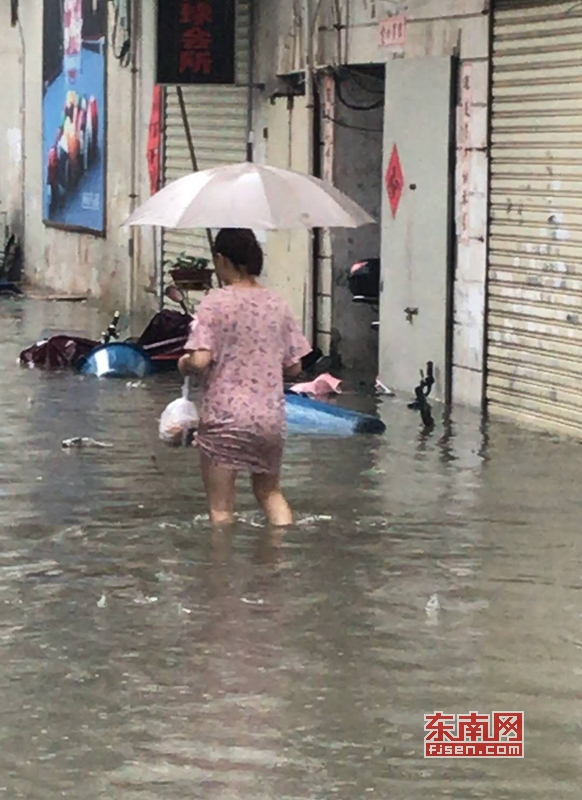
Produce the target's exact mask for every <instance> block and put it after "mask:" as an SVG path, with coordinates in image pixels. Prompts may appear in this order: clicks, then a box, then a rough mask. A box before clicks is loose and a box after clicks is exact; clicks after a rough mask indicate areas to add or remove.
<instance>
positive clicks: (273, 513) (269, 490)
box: [252, 472, 293, 528]
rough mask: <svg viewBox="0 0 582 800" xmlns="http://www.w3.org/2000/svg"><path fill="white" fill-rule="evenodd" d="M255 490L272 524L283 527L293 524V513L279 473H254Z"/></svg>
mask: <svg viewBox="0 0 582 800" xmlns="http://www.w3.org/2000/svg"><path fill="white" fill-rule="evenodd" d="M252 481H253V491H254V493H255V497H256V498H257V501H258V502H259V505H260V506H261V508H262V509H263V511H264V512H265V514H266V517H267V519H268V520H269V522H270V523H271V525H275V526H276V527H278V528H283V527H285V526H287V525H292V524H293V514H292V513H291V508H290V507H289V503H288V502H287V501H286V500H285V498H284V496H283V492H282V491H281V487H280V486H279V475H267V474H264V473H258V472H257V473H254V474H253V476H252Z"/></svg>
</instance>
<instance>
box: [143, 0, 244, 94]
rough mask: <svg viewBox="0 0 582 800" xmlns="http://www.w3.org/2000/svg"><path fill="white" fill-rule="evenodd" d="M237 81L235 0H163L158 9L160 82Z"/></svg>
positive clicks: (218, 82) (228, 82) (225, 82)
mask: <svg viewBox="0 0 582 800" xmlns="http://www.w3.org/2000/svg"><path fill="white" fill-rule="evenodd" d="M234 81H235V1H234V0H164V3H163V4H162V3H160V6H159V12H158V83H161V84H196V83H215V84H220V83H222V84H232V83H234Z"/></svg>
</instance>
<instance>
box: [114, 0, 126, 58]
mask: <svg viewBox="0 0 582 800" xmlns="http://www.w3.org/2000/svg"><path fill="white" fill-rule="evenodd" d="M111 2H112V3H113V35H112V42H111V46H112V49H113V55H114V56H115V58H116V59H117V60H118V61H119V64H120V66H122V67H124V68H125V67H129V65H130V64H131V8H130V0H111ZM119 42H121V46H119Z"/></svg>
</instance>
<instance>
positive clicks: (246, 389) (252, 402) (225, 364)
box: [179, 229, 311, 526]
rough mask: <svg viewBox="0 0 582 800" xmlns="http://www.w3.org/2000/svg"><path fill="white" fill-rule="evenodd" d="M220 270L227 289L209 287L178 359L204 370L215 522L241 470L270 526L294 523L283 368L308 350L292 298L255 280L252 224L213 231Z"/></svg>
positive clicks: (205, 467) (227, 506)
mask: <svg viewBox="0 0 582 800" xmlns="http://www.w3.org/2000/svg"><path fill="white" fill-rule="evenodd" d="M214 250H215V256H214V258H215V266H216V272H217V274H218V276H219V278H220V279H221V281H222V282H223V284H224V285H225V287H226V288H224V289H218V290H215V291H212V292H210V294H208V295H207V296H206V297H205V299H204V300H203V301H202V303H201V304H200V306H199V308H198V312H197V315H196V321H195V322H194V323H193V325H192V332H191V334H190V338H189V339H188V342H187V344H186V348H185V349H186V351H187V354H186V355H185V356H183V357H182V358H181V359H180V364H179V367H180V371H181V373H182V374H183V375H186V374H189V373H191V372H200V373H204V379H203V383H204V395H203V401H202V409H201V414H200V427H199V430H198V437H197V440H198V445H199V447H200V453H201V462H202V475H203V478H204V484H205V487H206V494H207V497H208V508H209V512H210V519H211V522H213V523H215V524H224V523H229V522H232V520H233V513H234V500H235V484H236V477H237V473H238V472H239V471H246V472H250V473H251V476H252V484H253V491H254V493H255V497H256V498H257V500H258V502H259V504H260V505H261V507H262V509H263V510H264V512H265V514H266V515H267V518H268V520H269V522H271V523H272V524H273V525H277V526H284V525H290V524H291V523H292V521H293V519H292V515H291V509H290V508H289V505H288V503H287V501H286V500H285V498H284V496H283V494H282V492H281V489H280V486H279V479H280V473H281V460H282V456H283V445H284V439H285V397H284V393H283V373H285V374H286V375H287V376H288V377H290V378H293V377H297V375H299V373H300V371H301V359H302V358H303V357H304V356H306V355H307V354H308V353H310V352H311V347H310V346H309V344H308V342H307V340H306V339H305V338H304V336H303V335H302V333H301V331H300V329H299V326H298V324H297V322H296V321H295V319H294V318H293V315H292V314H291V311H290V309H289V307H288V306H287V304H286V303H285V302H284V300H282V299H281V298H280V297H278V296H277V295H276V294H275V293H274V292H271V291H270V290H268V289H264V288H262V287H261V286H259V284H258V283H257V277H258V276H259V275H260V274H261V271H262V268H263V252H262V250H261V247H260V245H259V243H258V242H257V240H256V238H255V235H254V234H253V233H252V231H248V230H238V229H225V230H222V231H220V233H219V234H218V236H217V237H216V241H215V245H214Z"/></svg>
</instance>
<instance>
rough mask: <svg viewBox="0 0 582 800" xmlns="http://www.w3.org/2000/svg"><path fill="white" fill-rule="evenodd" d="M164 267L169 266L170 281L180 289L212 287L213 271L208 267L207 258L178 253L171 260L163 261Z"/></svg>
mask: <svg viewBox="0 0 582 800" xmlns="http://www.w3.org/2000/svg"><path fill="white" fill-rule="evenodd" d="M164 267H167V268H169V273H170V275H171V277H172V281H173V282H174V283H175V285H176V286H178V287H180V288H181V289H184V290H186V291H191V292H205V291H208V289H211V288H212V275H213V271H212V269H210V261H209V260H208V259H207V258H199V257H198V256H187V255H186V253H180V255H179V256H178V257H177V258H175V259H173V260H172V261H165V262H164Z"/></svg>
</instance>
